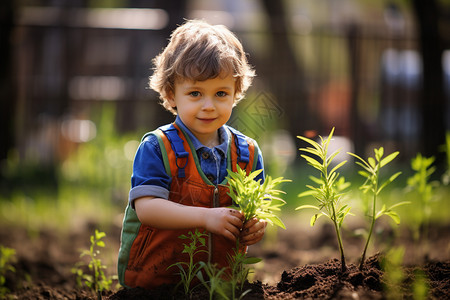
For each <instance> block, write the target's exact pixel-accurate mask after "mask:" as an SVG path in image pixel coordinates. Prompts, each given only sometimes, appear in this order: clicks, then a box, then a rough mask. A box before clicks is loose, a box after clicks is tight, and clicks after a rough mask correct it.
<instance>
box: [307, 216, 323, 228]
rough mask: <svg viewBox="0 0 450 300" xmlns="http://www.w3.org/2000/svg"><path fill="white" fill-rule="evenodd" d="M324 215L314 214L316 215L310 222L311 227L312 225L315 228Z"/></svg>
mask: <svg viewBox="0 0 450 300" xmlns="http://www.w3.org/2000/svg"><path fill="white" fill-rule="evenodd" d="M323 215H324V214H323V213H319V214H314V215H313V216H312V217H311V220H310V221H309V225H311V227H313V226H314V224H316V221H317V219H319V218H320V217H321V216H323Z"/></svg>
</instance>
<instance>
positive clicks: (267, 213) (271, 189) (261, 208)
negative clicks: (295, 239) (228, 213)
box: [227, 165, 290, 229]
mask: <svg viewBox="0 0 450 300" xmlns="http://www.w3.org/2000/svg"><path fill="white" fill-rule="evenodd" d="M261 172H262V170H256V171H254V172H251V173H250V174H249V175H248V176H247V174H246V172H245V170H242V169H241V168H240V167H239V165H237V172H232V171H230V170H228V176H227V179H228V183H229V185H230V192H229V193H228V195H229V196H230V197H231V199H232V200H233V202H234V203H235V204H236V205H237V206H238V207H236V209H239V210H241V211H242V213H243V214H244V216H245V221H248V220H250V219H252V218H255V217H256V218H258V219H260V220H264V221H267V222H268V223H270V224H272V225H277V226H279V227H281V228H283V229H286V226H285V225H284V223H283V222H282V221H281V219H280V218H279V217H278V216H277V215H275V213H274V212H275V211H280V207H281V206H283V205H284V204H285V203H286V202H285V201H284V200H283V199H281V198H279V197H278V195H280V194H284V192H283V191H280V190H276V189H275V186H277V185H279V184H280V183H283V182H289V181H290V180H287V179H283V177H278V178H275V179H272V178H271V177H270V176H266V178H265V180H264V183H263V184H261V182H260V180H258V181H255V180H254V179H255V178H256V176H258V175H259V174H260V173H261Z"/></svg>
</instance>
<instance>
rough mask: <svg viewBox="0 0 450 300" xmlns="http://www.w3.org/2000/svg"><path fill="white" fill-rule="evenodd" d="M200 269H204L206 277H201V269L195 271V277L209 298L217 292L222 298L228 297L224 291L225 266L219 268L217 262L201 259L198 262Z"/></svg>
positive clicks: (210, 299)
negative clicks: (206, 261) (207, 261)
mask: <svg viewBox="0 0 450 300" xmlns="http://www.w3.org/2000/svg"><path fill="white" fill-rule="evenodd" d="M199 264H200V267H201V269H202V270H204V271H205V274H206V279H205V278H204V277H203V273H202V272H201V271H199V272H197V278H198V279H199V280H200V282H201V283H202V284H203V286H204V287H205V288H206V289H207V290H208V293H209V300H212V299H213V298H214V295H215V294H217V295H219V296H220V297H221V298H223V299H229V298H228V296H227V294H226V293H225V291H224V286H225V284H226V283H225V280H224V279H223V276H224V273H225V271H226V268H225V267H224V268H221V269H219V268H218V267H217V264H211V263H205V262H203V261H201V262H199Z"/></svg>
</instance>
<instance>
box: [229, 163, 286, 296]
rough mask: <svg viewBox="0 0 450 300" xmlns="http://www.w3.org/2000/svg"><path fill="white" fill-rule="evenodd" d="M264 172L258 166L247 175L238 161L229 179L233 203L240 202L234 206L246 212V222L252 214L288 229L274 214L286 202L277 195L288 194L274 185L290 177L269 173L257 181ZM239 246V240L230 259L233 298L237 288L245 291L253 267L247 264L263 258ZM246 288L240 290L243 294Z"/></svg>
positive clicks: (252, 216) (254, 216)
mask: <svg viewBox="0 0 450 300" xmlns="http://www.w3.org/2000/svg"><path fill="white" fill-rule="evenodd" d="M261 172H262V170H256V171H253V172H250V174H248V175H247V173H246V171H245V170H242V169H241V168H240V167H239V165H237V172H232V171H230V170H228V176H227V180H228V184H229V187H230V191H229V193H228V195H229V196H230V197H231V199H232V200H233V203H234V204H235V205H237V206H236V207H234V208H236V209H238V210H240V211H241V212H242V213H243V214H244V217H245V222H247V221H248V220H251V219H252V218H257V219H259V220H264V221H267V222H268V223H269V224H272V225H276V226H279V227H281V228H283V229H286V226H285V225H284V223H283V221H281V219H280V218H279V217H278V216H277V215H276V214H275V211H280V210H281V209H280V207H281V206H283V205H284V204H286V202H285V201H284V200H283V199H281V198H280V197H278V196H279V195H280V194H285V192H283V191H281V190H278V189H275V187H276V186H277V185H279V184H281V183H283V182H290V180H288V179H284V178H283V177H278V178H275V179H272V177H270V176H266V177H265V179H264V183H263V184H261V180H258V181H255V178H256V177H257V176H258V175H259V174H260V173H261ZM239 249H240V247H239V240H238V241H237V245H236V248H235V250H234V255H233V256H231V257H229V259H228V260H229V264H230V268H231V276H230V284H231V293H232V299H235V291H236V289H237V288H239V290H240V291H241V292H242V288H243V284H244V283H245V280H246V279H247V276H248V274H249V271H250V270H249V269H248V268H247V267H246V266H245V265H248V264H254V263H257V262H259V261H261V259H259V258H249V257H247V254H246V253H244V252H242V251H240V250H239ZM247 292H248V291H245V292H244V293H241V297H243V295H245V294H246V293H247Z"/></svg>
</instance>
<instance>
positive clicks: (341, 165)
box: [330, 160, 347, 173]
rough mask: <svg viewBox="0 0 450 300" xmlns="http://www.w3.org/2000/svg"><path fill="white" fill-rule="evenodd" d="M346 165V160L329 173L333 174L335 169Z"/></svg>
mask: <svg viewBox="0 0 450 300" xmlns="http://www.w3.org/2000/svg"><path fill="white" fill-rule="evenodd" d="M346 163H347V161H346V160H344V161H342V162H340V163H339V164H338V165H337V166H335V167H334V168H333V169H332V170H331V171H330V173H334V172H335V171H336V170H337V169H339V168H340V167H342V166H343V165H345V164H346Z"/></svg>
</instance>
